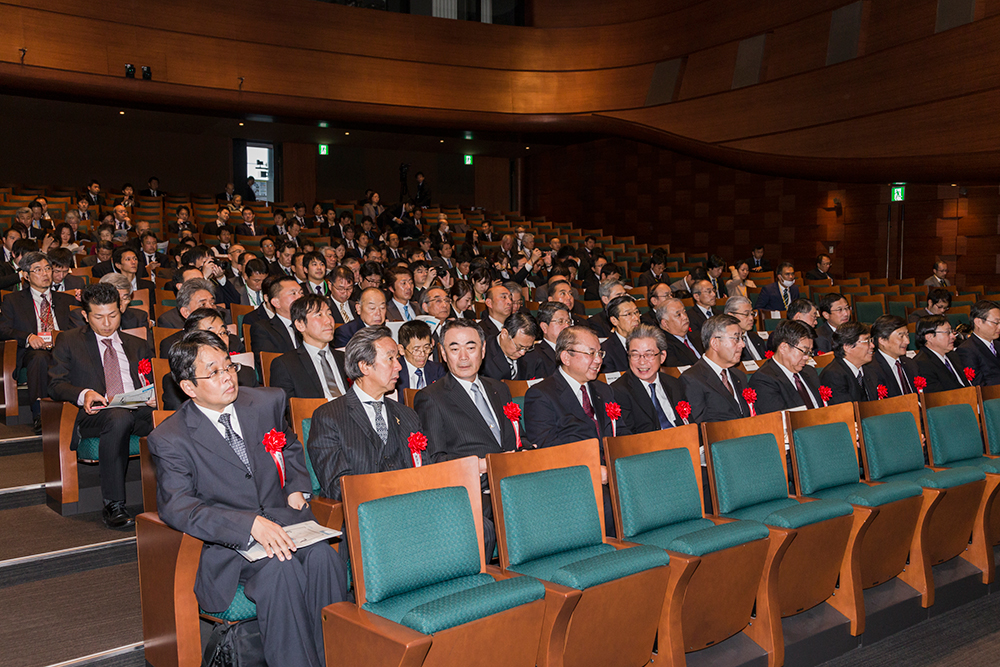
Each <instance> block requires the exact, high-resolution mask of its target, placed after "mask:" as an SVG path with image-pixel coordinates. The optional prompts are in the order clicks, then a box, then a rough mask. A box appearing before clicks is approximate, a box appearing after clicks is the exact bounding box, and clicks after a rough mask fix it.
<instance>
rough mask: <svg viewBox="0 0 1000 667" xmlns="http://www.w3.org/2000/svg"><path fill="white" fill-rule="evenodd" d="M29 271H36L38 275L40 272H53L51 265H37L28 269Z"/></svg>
mask: <svg viewBox="0 0 1000 667" xmlns="http://www.w3.org/2000/svg"><path fill="white" fill-rule="evenodd" d="M28 273H34V274H35V275H36V276H37V275H38V274H40V273H52V267H51V266H36V267H35V268H33V269H31V270H30V271H28Z"/></svg>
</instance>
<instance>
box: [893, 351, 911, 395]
mask: <svg viewBox="0 0 1000 667" xmlns="http://www.w3.org/2000/svg"><path fill="white" fill-rule="evenodd" d="M896 374H897V375H898V376H899V384H900V386H901V387H902V389H903V393H904V394H909V393H910V392H911V391H912V390H911V389H910V383H909V382H907V381H906V374H905V373H903V364H902V362H900V360H899V359H896Z"/></svg>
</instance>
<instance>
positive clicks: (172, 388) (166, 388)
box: [101, 279, 258, 410]
mask: <svg viewBox="0 0 1000 667" xmlns="http://www.w3.org/2000/svg"><path fill="white" fill-rule="evenodd" d="M101 282H103V279H102V280H101ZM192 331H210V332H211V333H213V334H215V335H216V336H218V337H219V339H220V340H221V341H222V342H223V343H225V344H226V349H227V350H229V354H230V355H232V354H236V353H238V352H241V351H242V347H243V344H242V343H241V342H240V339H239V338H238V337H236V336H230V335H229V330H228V329H227V328H226V324H225V322H224V321H223V317H222V313H220V312H219V311H218V310H216V309H215V308H201V309H199V310H196V311H194V312H193V313H191V315H190V317H188V318H187V320H186V321H185V322H184V329H183V331H179V332H178V333H175V334H172V335H170V336H167V337H166V338H165V339H163V341H162V342H161V344H160V348H161V351H162V350H163V349H164V348H165V349H166V354H161V355H160V356H161V358H169V355H170V349H171V348H173V346H174V345H176V344H177V343H180V342H181V341H182V340H184V339H185V337H187V335H188V334H190V333H191V332H192ZM168 341H169V344H168V345H166V346H164V343H167V342H168ZM160 381H161V382H162V383H163V405H161V406H159V409H161V410H176V409H177V408H179V407H180V406H181V403H183V402H184V401H186V400H188V396H187V394H185V393H184V392H183V391H181V388H180V385H178V384H177V382H176V381H175V380H174V377H173V375H171V374H170V373H167V374H166V375H164V376H163V377H162V378H160ZM236 381H237V383H238V384H239V385H240V386H241V387H256V386H257V385H258V383H257V372H256V371H255V370H254V369H253V367H252V366H242V365H241V366H240V368H239V369H238V370H237V372H236Z"/></svg>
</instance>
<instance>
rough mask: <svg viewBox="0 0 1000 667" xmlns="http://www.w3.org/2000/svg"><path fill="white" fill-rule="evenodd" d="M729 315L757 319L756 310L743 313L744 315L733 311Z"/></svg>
mask: <svg viewBox="0 0 1000 667" xmlns="http://www.w3.org/2000/svg"><path fill="white" fill-rule="evenodd" d="M729 314H730V315H735V316H736V317H757V311H756V310H751V311H749V312H745V313H743V312H738V311H733V312H731V313H729Z"/></svg>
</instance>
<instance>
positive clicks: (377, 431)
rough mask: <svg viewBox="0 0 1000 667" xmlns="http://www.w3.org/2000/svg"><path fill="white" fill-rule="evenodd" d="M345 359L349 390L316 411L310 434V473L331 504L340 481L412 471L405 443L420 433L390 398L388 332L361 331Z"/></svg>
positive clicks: (393, 360) (393, 368)
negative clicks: (374, 474)
mask: <svg viewBox="0 0 1000 667" xmlns="http://www.w3.org/2000/svg"><path fill="white" fill-rule="evenodd" d="M345 354H346V357H347V360H348V361H347V363H348V366H347V369H348V370H347V373H348V377H350V378H351V380H352V381H353V385H352V386H351V388H350V389H348V390H347V392H345V393H344V395H343V396H340V397H338V398H336V399H334V400H332V401H330V402H329V403H327V404H326V405H323V406H321V407H320V408H318V409H317V410H316V412H314V413H313V416H312V426H311V427H310V429H309V447H308V450H309V457H310V459H311V460H312V464H313V469H314V470H315V471H316V477H317V478H318V479H319V484H320V487H321V488H322V489H323V491H322V493H323V497H325V498H333V499H334V500H340V497H341V496H340V478H341V477H343V476H344V475H367V474H371V473H376V472H385V471H387V470H402V469H403V468H412V467H413V457H412V456H411V455H410V450H409V447H408V446H407V440H408V438H409V436H410V434H411V433H416V432H418V431H420V418H419V417H417V413H416V412H414V411H413V410H411V409H410V408H408V407H406V406H405V405H403V404H402V403H400V402H397V401H394V400H392V398H391V395H392V394H393V393H394V391H395V388H396V379H397V373H398V372H399V368H400V365H399V355H398V352H397V351H396V343H394V342H393V340H392V334H391V333H390V331H389V328H388V327H385V326H376V327H365V329H363V330H362V331H359V332H358V334H357V335H356V336H354V337H353V338H351V342H350V343H348V344H347V349H346V350H345ZM426 455H427V454H426V452H425V453H424V456H426ZM423 462H424V463H429V462H430V461H429V460H427V459H425V460H424V461H423Z"/></svg>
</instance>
